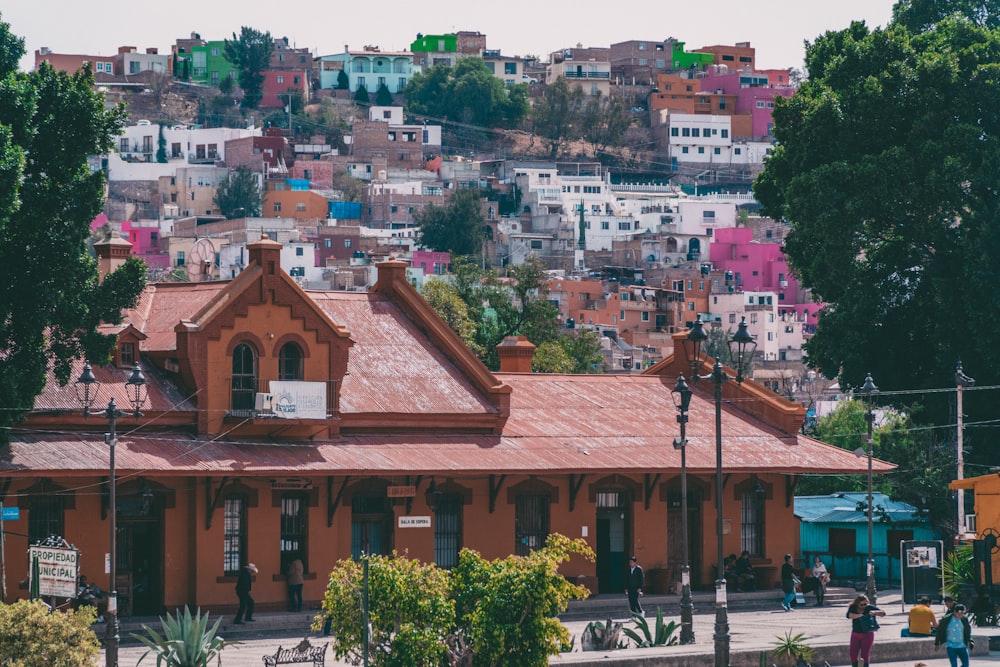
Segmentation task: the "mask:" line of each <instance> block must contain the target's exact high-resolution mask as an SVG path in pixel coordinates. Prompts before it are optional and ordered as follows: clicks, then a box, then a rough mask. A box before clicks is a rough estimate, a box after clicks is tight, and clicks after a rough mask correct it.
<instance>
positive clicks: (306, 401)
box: [270, 380, 326, 419]
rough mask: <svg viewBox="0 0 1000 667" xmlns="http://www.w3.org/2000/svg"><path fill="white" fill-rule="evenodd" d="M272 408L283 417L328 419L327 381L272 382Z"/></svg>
mask: <svg viewBox="0 0 1000 667" xmlns="http://www.w3.org/2000/svg"><path fill="white" fill-rule="evenodd" d="M270 389H271V409H272V410H274V414H275V416H277V417H281V418H282V419H326V383H324V382H287V381H280V380H274V381H272V382H271V383H270Z"/></svg>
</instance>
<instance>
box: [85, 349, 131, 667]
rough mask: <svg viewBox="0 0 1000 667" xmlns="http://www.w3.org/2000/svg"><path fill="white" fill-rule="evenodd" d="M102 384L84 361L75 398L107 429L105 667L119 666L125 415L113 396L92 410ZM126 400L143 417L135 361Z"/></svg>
mask: <svg viewBox="0 0 1000 667" xmlns="http://www.w3.org/2000/svg"><path fill="white" fill-rule="evenodd" d="M100 386H101V383H100V382H99V381H98V380H97V378H96V377H95V376H94V372H93V369H91V367H90V364H85V365H84V367H83V373H81V374H80V378H79V379H78V380H77V381H76V390H77V397H78V398H79V400H80V404H81V405H83V416H84V418H87V417H89V416H90V415H91V414H95V415H103V416H105V417H107V419H108V432H107V433H106V434H105V435H104V442H105V443H107V445H108V451H109V461H110V462H109V466H108V503H109V508H108V509H109V514H108V517H109V519H110V524H111V526H110V536H109V549H110V551H109V558H108V565H109V568H108V569H109V585H108V591H109V592H108V609H107V611H106V612H105V616H106V618H107V628H106V631H105V635H104V646H105V665H106V667H118V644H119V642H120V637H119V635H118V632H119V625H118V590H117V588H118V584H117V575H118V563H117V556H118V554H117V550H118V544H117V542H118V540H117V537H118V535H117V531H118V525H117V523H118V521H117V520H118V507H117V497H116V496H117V486H118V484H117V481H116V479H115V445H117V444H118V437H117V436H118V434H117V430H116V427H117V421H118V418H119V417H122V416H124V415H125V414H126V413H124V412H122V411H121V410H119V409H118V406H117V405H115V399H114V398H113V397H112V398H111V400H109V401H108V407H107V408H106V409H104V410H102V411H100V412H91V411H90V406H91V405H93V403H94V400H96V398H97V390H98V389H100ZM125 386H126V389H127V392H128V399H129V403H131V405H132V410H133V412H132V415H133V416H134V417H135V418H136V419H138V418H139V417H141V416H142V413H140V412H139V408H141V407H142V405H143V404H144V403H145V402H146V378H145V377H144V376H143V374H142V371H141V370H140V369H139V363H138V362H136V364H135V367H134V368H133V369H132V374H131V375H130V376H129V378H128V380H127V381H126V383H125Z"/></svg>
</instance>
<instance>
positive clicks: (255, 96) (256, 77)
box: [223, 26, 274, 109]
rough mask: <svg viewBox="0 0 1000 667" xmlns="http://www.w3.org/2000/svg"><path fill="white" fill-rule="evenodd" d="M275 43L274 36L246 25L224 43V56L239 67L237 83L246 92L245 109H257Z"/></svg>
mask: <svg viewBox="0 0 1000 667" xmlns="http://www.w3.org/2000/svg"><path fill="white" fill-rule="evenodd" d="M273 51H274V40H273V39H271V33H269V32H261V31H259V30H256V29H254V28H249V27H247V26H243V27H242V28H240V34H239V36H237V35H236V33H235V32H234V33H233V38H232V39H231V40H229V39H227V40H226V41H225V45H224V49H223V56H224V57H225V59H226V60H228V61H229V62H230V63H232V64H233V67H235V68H236V72H237V80H238V81H239V84H240V88H242V89H243V106H244V107H245V108H248V109H256V108H257V107H258V106H260V101H261V99H262V98H263V96H264V93H263V89H264V74H263V72H264V70H266V69H267V68H268V67H270V65H271V53H272V52H273Z"/></svg>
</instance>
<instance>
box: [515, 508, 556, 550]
mask: <svg viewBox="0 0 1000 667" xmlns="http://www.w3.org/2000/svg"><path fill="white" fill-rule="evenodd" d="M514 502H515V510H514V540H515V544H514V553H515V554H516V555H518V556H527V555H528V554H530V553H531V552H532V551H534V550H536V549H541V548H542V547H543V546H545V538H547V537H548V536H549V503H550V502H551V501H550V499H549V495H548V494H547V493H537V494H536V493H532V494H520V495H518V496H517V498H516V499H515V501H514Z"/></svg>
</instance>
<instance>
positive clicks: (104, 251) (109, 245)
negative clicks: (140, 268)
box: [94, 231, 132, 281]
mask: <svg viewBox="0 0 1000 667" xmlns="http://www.w3.org/2000/svg"><path fill="white" fill-rule="evenodd" d="M94 252H95V253H96V254H97V273H98V275H99V276H100V279H101V280H102V281H103V280H104V277H105V276H107V275H108V274H109V273H113V272H114V271H115V269H117V268H118V267H119V266H121V265H122V264H124V263H125V261H126V260H127V259H128V258H129V256H131V254H132V244H131V243H129V242H128V241H126V240H125V239H123V238H122V236H121V234H119V233H118V232H117V231H113V232H111V233H109V234H108V235H107V236H105V237H104V240H103V241H98V242H97V243H95V244H94Z"/></svg>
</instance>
